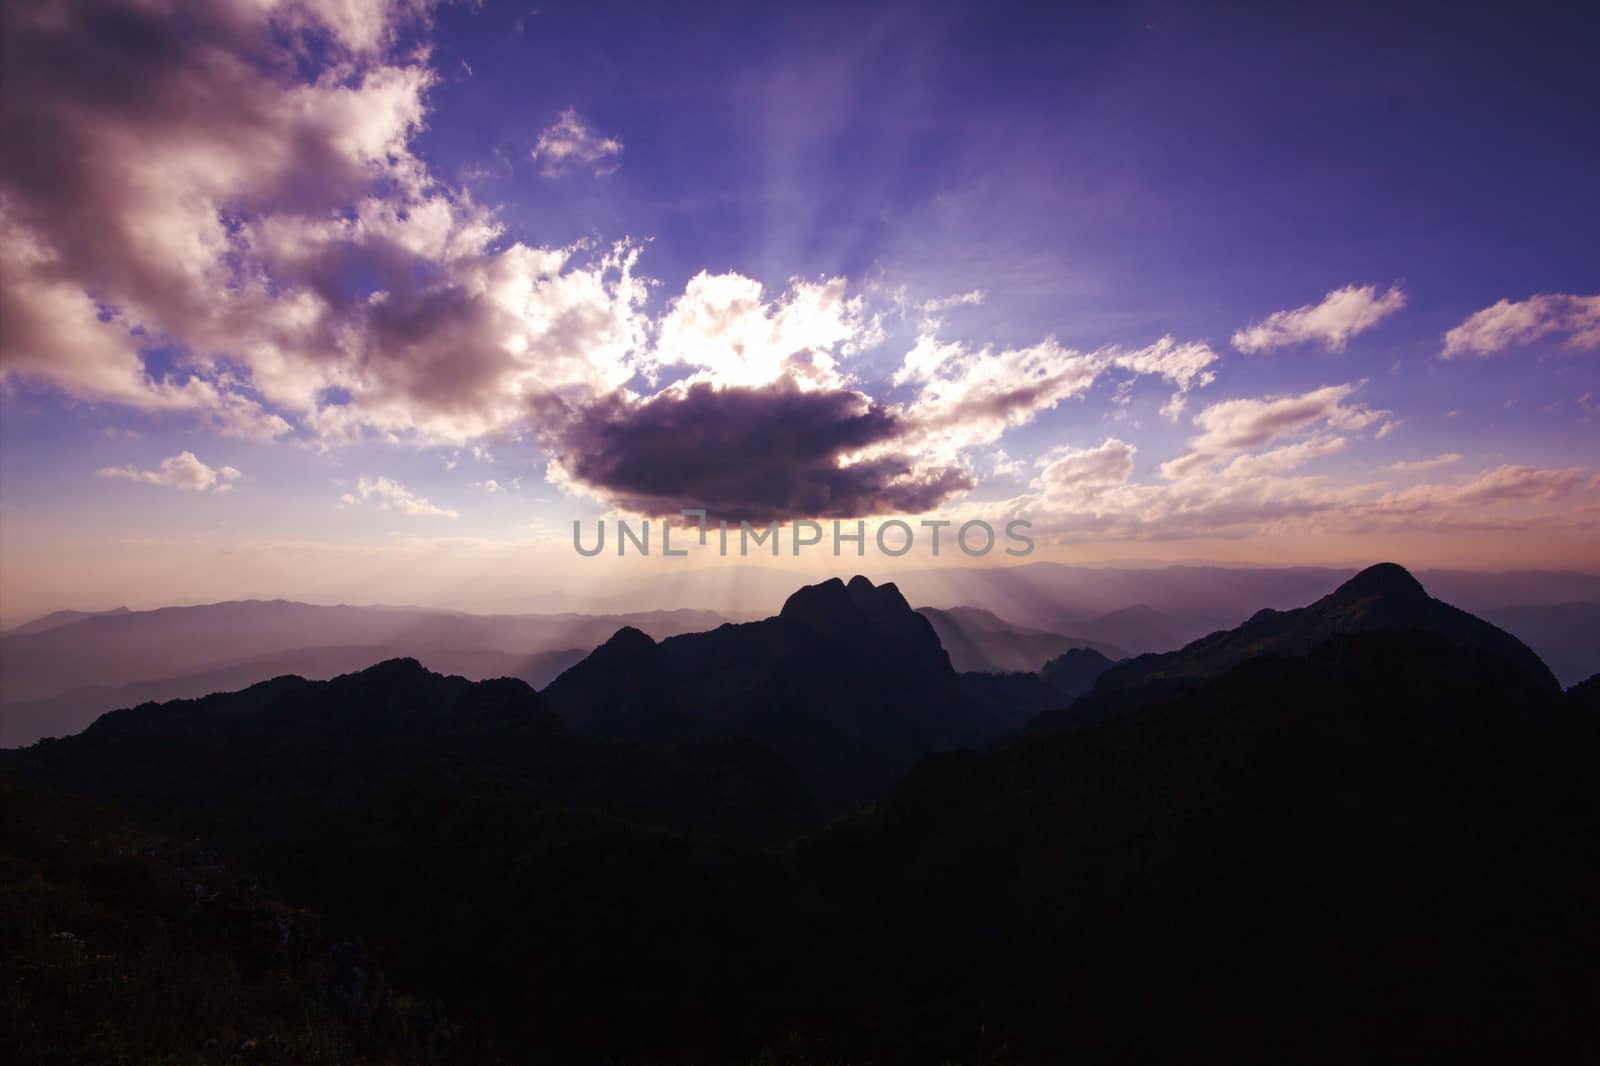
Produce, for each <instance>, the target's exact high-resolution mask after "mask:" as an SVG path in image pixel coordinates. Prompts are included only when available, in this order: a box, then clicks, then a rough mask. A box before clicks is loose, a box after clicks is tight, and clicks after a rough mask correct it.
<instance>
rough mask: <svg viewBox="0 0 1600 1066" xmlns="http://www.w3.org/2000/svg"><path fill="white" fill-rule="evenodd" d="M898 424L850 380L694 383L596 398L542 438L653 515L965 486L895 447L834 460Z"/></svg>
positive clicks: (902, 498) (858, 506)
mask: <svg viewBox="0 0 1600 1066" xmlns="http://www.w3.org/2000/svg"><path fill="white" fill-rule="evenodd" d="M903 430H904V427H903V426H902V424H901V421H900V419H899V418H898V417H897V416H896V415H895V414H894V413H893V412H892V411H890V410H888V409H887V408H885V407H883V406H881V405H878V404H873V403H869V402H868V401H867V400H866V399H865V398H864V397H862V396H860V395H859V394H857V393H854V392H847V391H833V392H801V391H800V390H798V389H796V388H794V387H793V386H791V385H786V384H779V385H773V386H768V387H766V388H759V389H756V388H737V389H723V390H720V391H718V390H714V389H712V388H710V387H709V386H706V385H696V386H693V387H691V388H689V389H687V390H685V391H684V392H683V393H681V394H680V393H667V394H664V395H661V396H658V397H656V398H654V399H652V400H650V401H648V402H646V403H642V404H629V403H626V402H624V401H622V400H619V399H616V398H612V399H609V400H606V401H603V402H602V403H600V404H597V405H595V406H593V407H591V408H589V409H588V410H586V411H584V412H583V413H582V414H581V415H580V416H579V417H578V418H577V419H576V420H575V421H574V422H573V423H571V424H569V425H568V426H567V427H566V428H565V429H564V430H563V431H562V432H561V434H560V440H559V441H558V442H556V443H555V444H554V448H555V450H556V452H557V454H558V457H559V459H560V461H561V464H562V466H563V467H564V468H565V469H566V470H567V471H568V472H569V473H571V474H572V476H573V477H575V478H576V479H577V480H578V481H580V482H582V483H583V484H585V485H587V486H589V487H590V488H593V489H595V490H597V491H599V492H601V493H603V494H604V495H606V496H607V497H608V498H609V499H611V500H612V501H614V502H615V503H616V504H617V505H618V506H621V507H624V508H627V509H628V510H632V511H638V512H642V513H644V514H654V515H668V514H676V513H677V512H678V511H679V510H681V509H682V508H685V507H704V508H706V509H707V510H708V511H709V512H710V513H711V515H712V516H713V517H716V518H726V519H728V520H730V521H737V520H749V521H771V520H776V519H788V518H853V517H858V516H862V515H869V514H885V513H915V512H920V511H925V510H928V509H929V508H931V507H934V506H936V505H937V504H938V503H939V502H940V501H942V500H944V499H945V498H946V497H948V496H950V495H951V494H953V493H956V492H960V491H965V490H967V489H970V488H971V487H972V480H971V478H970V477H968V476H967V474H966V473H965V472H964V471H962V470H958V469H948V470H944V471H940V472H937V473H934V474H918V473H915V472H914V471H913V469H912V465H911V463H910V461H909V460H907V459H905V458H904V457H901V456H893V455H889V456H877V457H874V458H872V459H869V460H865V461H862V462H857V463H852V464H850V465H841V463H840V460H841V458H842V457H843V456H845V455H848V454H850V453H853V452H855V451H858V450H860V449H862V448H866V447H869V446H874V445H882V444H885V443H888V442H893V441H894V440H895V439H897V438H898V437H899V435H900V434H901V433H902V432H903Z"/></svg>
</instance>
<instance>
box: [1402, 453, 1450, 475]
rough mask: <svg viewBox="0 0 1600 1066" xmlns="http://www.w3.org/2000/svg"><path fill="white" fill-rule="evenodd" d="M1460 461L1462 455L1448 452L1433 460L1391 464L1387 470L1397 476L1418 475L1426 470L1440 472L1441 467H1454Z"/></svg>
mask: <svg viewBox="0 0 1600 1066" xmlns="http://www.w3.org/2000/svg"><path fill="white" fill-rule="evenodd" d="M1460 461H1461V455H1460V453H1458V452H1446V453H1445V454H1444V455H1438V456H1435V457H1433V458H1432V459H1411V460H1404V461H1401V462H1398V463H1390V464H1389V466H1388V467H1387V469H1389V470H1392V471H1394V472H1395V473H1396V474H1416V473H1421V472H1422V471H1425V470H1438V469H1440V468H1441V467H1446V466H1452V465H1454V464H1456V463H1459V462H1460Z"/></svg>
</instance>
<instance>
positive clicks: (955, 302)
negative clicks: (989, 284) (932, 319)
mask: <svg viewBox="0 0 1600 1066" xmlns="http://www.w3.org/2000/svg"><path fill="white" fill-rule="evenodd" d="M986 299H988V293H986V292H984V290H982V289H973V290H971V291H969V292H962V293H956V294H955V295H953V296H940V297H936V298H935V299H932V300H924V301H922V307H921V310H922V312H923V313H924V314H929V315H937V314H940V313H942V312H944V311H949V310H951V309H952V308H956V307H980V306H982V304H983V301H984V300H986Z"/></svg>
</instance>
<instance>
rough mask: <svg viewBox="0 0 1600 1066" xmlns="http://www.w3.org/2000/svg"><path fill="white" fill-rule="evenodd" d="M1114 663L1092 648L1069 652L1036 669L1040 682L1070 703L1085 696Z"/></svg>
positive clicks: (1072, 649)
mask: <svg viewBox="0 0 1600 1066" xmlns="http://www.w3.org/2000/svg"><path fill="white" fill-rule="evenodd" d="M1114 665H1115V663H1113V662H1112V660H1111V659H1109V658H1107V657H1106V656H1104V655H1102V654H1100V652H1098V651H1096V650H1095V649H1093V648H1071V649H1069V650H1067V651H1065V652H1063V653H1061V654H1060V655H1057V656H1056V657H1055V658H1054V659H1051V660H1050V661H1049V662H1047V663H1045V664H1044V665H1043V666H1042V667H1040V668H1039V680H1041V681H1043V682H1044V683H1045V684H1046V685H1049V686H1050V687H1051V688H1052V689H1054V690H1055V691H1056V692H1057V693H1058V694H1059V696H1060V697H1061V699H1063V700H1064V701H1065V702H1067V703H1071V702H1072V701H1073V700H1075V699H1077V698H1078V697H1079V696H1081V695H1083V694H1084V693H1085V692H1088V691H1089V690H1090V689H1091V688H1093V687H1094V683H1095V682H1096V681H1097V680H1099V678H1100V675H1101V674H1103V673H1105V672H1106V671H1107V670H1109V669H1111V668H1112V666H1114Z"/></svg>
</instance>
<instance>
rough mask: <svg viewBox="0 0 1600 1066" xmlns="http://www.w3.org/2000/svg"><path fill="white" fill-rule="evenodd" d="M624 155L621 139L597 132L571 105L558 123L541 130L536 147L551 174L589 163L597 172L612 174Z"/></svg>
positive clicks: (542, 165)
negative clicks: (619, 158)
mask: <svg viewBox="0 0 1600 1066" xmlns="http://www.w3.org/2000/svg"><path fill="white" fill-rule="evenodd" d="M620 155H622V142H621V141H620V140H618V139H617V138H615V137H604V136H601V135H600V134H598V133H596V132H595V131H594V129H593V128H591V127H590V126H589V125H588V124H587V123H585V122H584V121H583V119H581V118H579V117H578V112H577V111H576V110H575V109H573V108H570V107H569V108H567V109H566V110H565V111H563V112H561V117H560V118H558V119H557V120H556V123H555V125H553V126H551V127H550V128H549V129H547V130H545V131H544V132H543V133H541V134H539V142H538V143H537V144H536V145H534V147H533V158H534V159H536V160H538V162H539V163H540V172H541V173H542V174H544V176H545V177H547V178H550V177H556V176H557V175H560V174H565V173H567V172H569V171H571V170H574V169H576V168H579V167H587V168H588V169H589V170H590V171H592V172H593V173H594V174H596V175H605V174H610V173H613V172H614V171H615V170H616V169H617V167H619V166H621V163H620V162H619V161H618V158H617V157H618V156H620Z"/></svg>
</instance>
